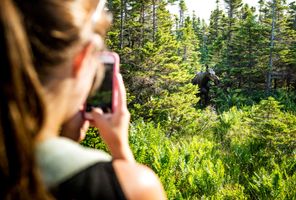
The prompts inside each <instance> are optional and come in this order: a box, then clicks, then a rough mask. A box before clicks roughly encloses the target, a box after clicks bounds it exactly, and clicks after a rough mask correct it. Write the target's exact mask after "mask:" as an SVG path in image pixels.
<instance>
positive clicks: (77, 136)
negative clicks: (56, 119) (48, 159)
mask: <svg viewBox="0 0 296 200" xmlns="http://www.w3.org/2000/svg"><path fill="white" fill-rule="evenodd" d="M88 127H89V121H87V120H85V119H84V117H83V111H82V110H81V111H79V112H77V113H76V114H75V115H74V116H73V117H72V118H71V119H69V120H68V121H67V122H65V123H64V124H63V125H62V127H61V132H60V135H61V136H63V137H67V138H70V139H72V140H74V141H77V142H80V141H81V140H83V139H84V138H85V134H86V132H87V130H88Z"/></svg>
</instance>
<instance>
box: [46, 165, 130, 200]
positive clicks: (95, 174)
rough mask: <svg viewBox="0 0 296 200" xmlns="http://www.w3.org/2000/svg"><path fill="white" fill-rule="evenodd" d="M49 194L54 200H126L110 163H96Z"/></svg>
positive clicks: (54, 188)
mask: <svg viewBox="0 0 296 200" xmlns="http://www.w3.org/2000/svg"><path fill="white" fill-rule="evenodd" d="M50 192H51V193H52V195H53V196H54V197H55V198H56V199H63V200H68V199H69V200H70V199H71V200H72V199H76V200H82V199H83V200H84V199H88V200H97V199H108V200H113V199H126V198H125V195H124V193H123V190H122V188H121V186H120V184H119V182H118V179H117V176H116V173H115V171H114V168H113V165H112V162H98V163H95V164H94V165H92V166H90V167H88V168H86V169H84V170H83V171H81V172H79V173H77V174H75V175H74V176H72V177H70V178H69V179H67V180H66V181H64V182H62V183H60V184H59V185H57V186H54V187H51V188H50Z"/></svg>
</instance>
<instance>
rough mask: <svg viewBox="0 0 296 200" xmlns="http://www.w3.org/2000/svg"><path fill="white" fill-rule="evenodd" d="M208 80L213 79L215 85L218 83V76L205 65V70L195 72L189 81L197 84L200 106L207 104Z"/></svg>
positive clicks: (208, 99)
mask: <svg viewBox="0 0 296 200" xmlns="http://www.w3.org/2000/svg"><path fill="white" fill-rule="evenodd" d="M210 81H213V82H214V83H215V85H218V84H219V77H218V76H217V75H216V74H215V71H214V70H213V69H211V68H209V67H208V66H206V71H205V72H196V74H195V77H194V78H193V79H192V81H191V83H192V84H193V85H198V88H199V93H197V96H199V97H200V101H199V102H200V106H207V105H208V104H209V101H210V98H209V91H210V83H209V82H210Z"/></svg>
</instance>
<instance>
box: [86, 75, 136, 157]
mask: <svg viewBox="0 0 296 200" xmlns="http://www.w3.org/2000/svg"><path fill="white" fill-rule="evenodd" d="M115 84H116V86H117V88H118V95H117V96H118V99H117V101H118V104H117V106H116V108H114V111H113V113H108V114H104V113H103V111H102V110H101V109H99V108H93V109H92V112H91V113H86V114H85V118H86V119H87V120H89V121H90V122H91V124H92V125H93V126H95V127H97V128H98V129H99V131H100V135H101V137H102V139H103V140H104V142H105V143H106V144H107V146H108V147H109V150H110V152H111V154H112V156H113V159H122V160H127V161H134V157H133V154H132V152H131V149H130V147H129V144H128V128H129V121H130V113H129V111H128V109H127V103H126V91H125V88H124V84H123V80H122V76H121V74H116V75H115ZM115 88H116V87H115Z"/></svg>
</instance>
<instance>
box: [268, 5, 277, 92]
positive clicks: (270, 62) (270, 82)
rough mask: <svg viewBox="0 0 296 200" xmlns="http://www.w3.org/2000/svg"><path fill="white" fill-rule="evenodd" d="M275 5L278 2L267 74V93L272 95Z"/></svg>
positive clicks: (273, 29) (273, 28)
mask: <svg viewBox="0 0 296 200" xmlns="http://www.w3.org/2000/svg"><path fill="white" fill-rule="evenodd" d="M275 5H276V0H273V4H272V26H271V36H270V52H269V65H268V73H267V93H268V94H269V93H270V90H271V84H272V80H271V79H272V77H271V74H272V69H273V49H274V35H275V15H276V13H275Z"/></svg>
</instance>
